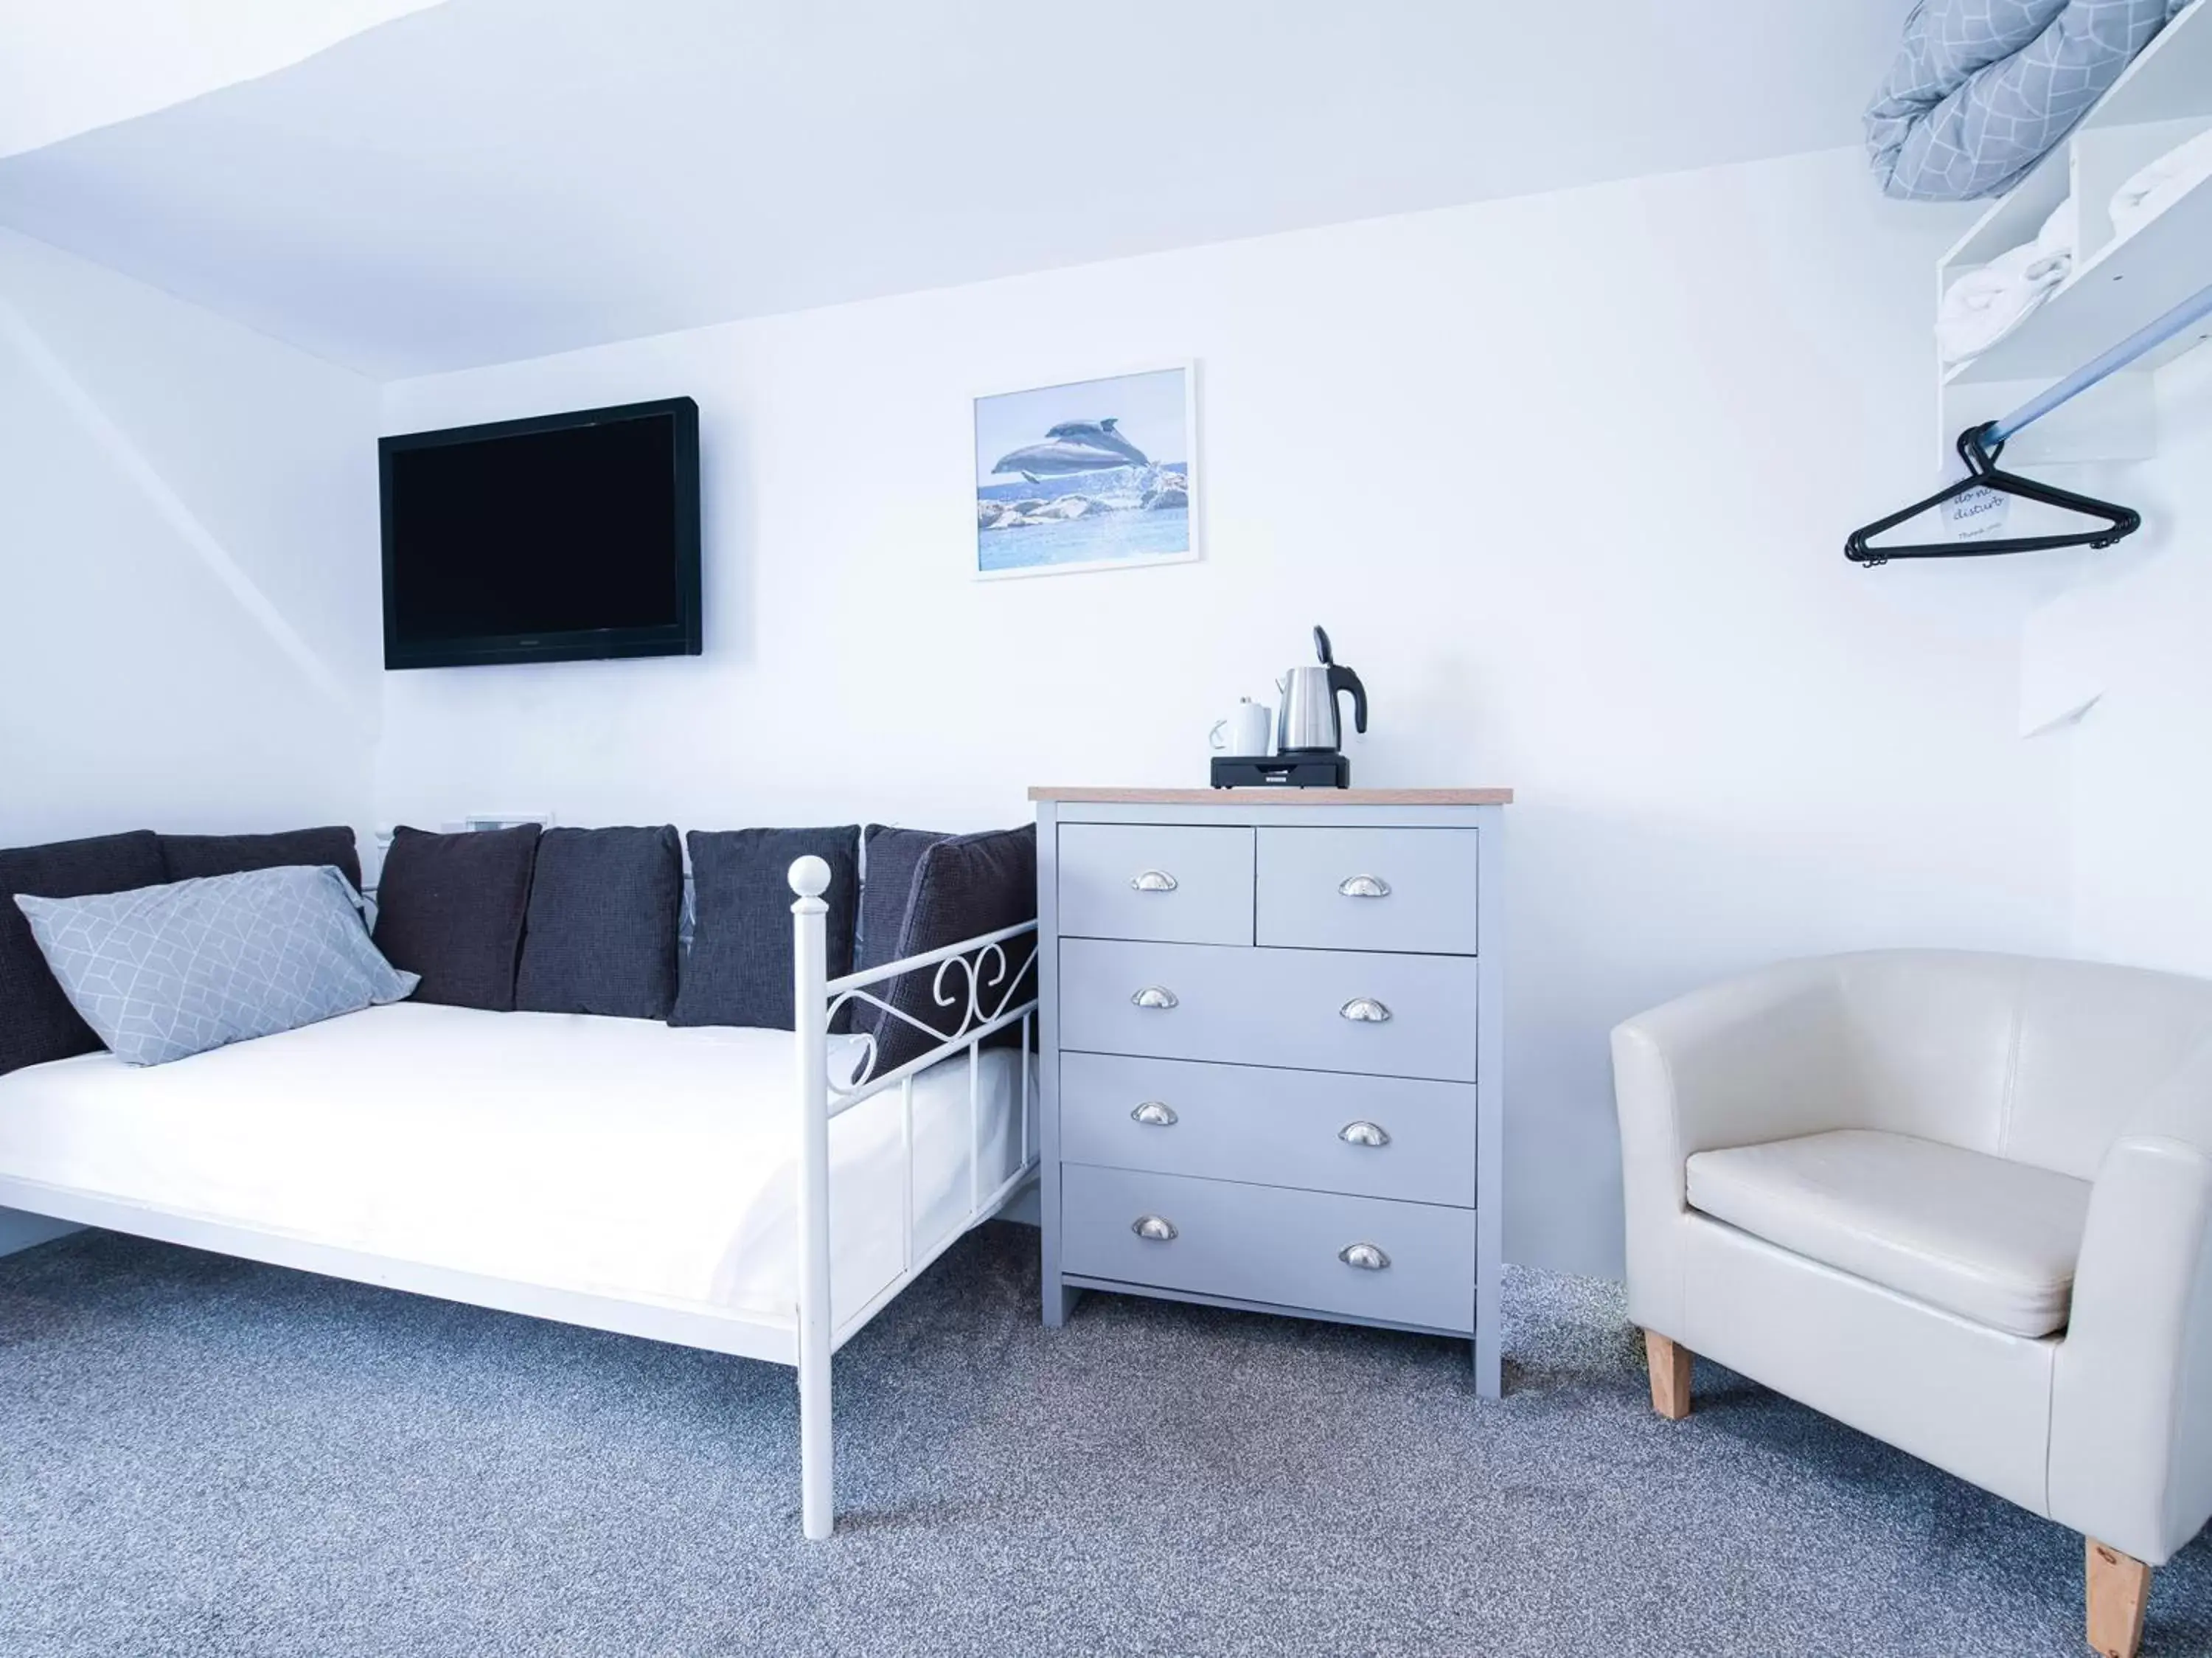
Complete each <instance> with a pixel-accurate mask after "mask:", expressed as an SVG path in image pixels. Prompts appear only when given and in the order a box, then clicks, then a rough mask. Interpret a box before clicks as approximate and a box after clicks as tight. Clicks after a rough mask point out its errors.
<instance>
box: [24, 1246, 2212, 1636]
mask: <svg viewBox="0 0 2212 1658" xmlns="http://www.w3.org/2000/svg"><path fill="white" fill-rule="evenodd" d="M1508 1299H1509V1305H1510V1313H1511V1317H1510V1328H1509V1332H1508V1351H1509V1353H1510V1364H1509V1385H1510V1388H1511V1390H1512V1391H1511V1393H1510V1397H1508V1398H1507V1399H1505V1400H1504V1401H1503V1402H1502V1403H1497V1404H1484V1403H1482V1402H1480V1401H1479V1400H1477V1399H1475V1398H1474V1395H1473V1392H1472V1388H1471V1386H1470V1381H1469V1374H1468V1366H1467V1363H1466V1362H1465V1356H1464V1353H1465V1350H1464V1349H1463V1348H1462V1347H1460V1346H1458V1345H1455V1344H1451V1343H1448V1342H1443V1341H1439V1340H1431V1339H1427V1338H1417V1337H1406V1336H1395V1335H1389V1334H1385V1333H1379V1332H1370V1331H1363V1330H1354V1329H1346V1328H1340V1327H1335V1326H1324V1325H1315V1324H1305V1323H1298V1322H1294V1321H1290V1320H1271V1319H1263V1318H1257V1317H1251V1316H1247V1315H1243V1314H1225V1313H1218V1312H1212V1311H1208V1310H1206V1309H1202V1308H1187V1307H1179V1306H1174V1305H1170V1304H1167V1303H1163V1302H1147V1301H1134V1300H1124V1299H1116V1298H1108V1297H1100V1296H1092V1297H1090V1298H1089V1299H1087V1300H1086V1301H1085V1302H1084V1303H1083V1304H1082V1305H1081V1306H1080V1307H1079V1308H1078V1309H1077V1313H1076V1316H1075V1318H1074V1320H1073V1321H1072V1322H1071V1324H1070V1325H1069V1326H1068V1327H1067V1328H1066V1330H1064V1331H1060V1332H1047V1331H1045V1330H1043V1329H1042V1328H1041V1327H1040V1326H1039V1325H1038V1323H1037V1320H1036V1233H1034V1232H1033V1231H1030V1230H1028V1229H1026V1228H1018V1227H1012V1226H993V1227H990V1228H985V1229H984V1230H983V1231H981V1232H980V1233H978V1234H975V1235H974V1236H972V1237H970V1238H969V1239H968V1240H964V1241H963V1243H962V1244H961V1245H960V1246H959V1247H957V1248H956V1249H955V1250H953V1251H952V1253H950V1254H949V1255H947V1256H946V1257H945V1259H944V1260H943V1261H942V1262H940V1263H939V1265H938V1266H937V1267H936V1268H935V1269H934V1270H933V1271H932V1272H931V1273H930V1274H929V1275H928V1276H927V1277H926V1278H925V1279H924V1280H923V1281H922V1282H921V1283H919V1284H917V1285H915V1287H914V1288H913V1289H909V1290H908V1292H907V1293H906V1295H903V1296H902V1297H901V1298H900V1299H899V1300H898V1301H896V1303H895V1304H894V1305H893V1306H892V1307H891V1308H890V1309H889V1310H888V1311H887V1312H886V1313H885V1314H884V1315H883V1316H882V1317H880V1318H878V1320H876V1322H875V1323H874V1324H873V1325H872V1326H870V1327H869V1328H868V1329H867V1330H866V1332H863V1333H862V1334H861V1335H860V1338H858V1339H857V1340H855V1341H854V1343H853V1344H851V1345H850V1346H848V1348H847V1349H846V1350H845V1351H844V1352H843V1353H842V1355H840V1356H839V1359H838V1363H837V1383H838V1387H839V1394H838V1405H837V1428H838V1433H839V1436H840V1438H839V1447H840V1460H839V1492H840V1496H841V1497H842V1503H843V1505H844V1515H843V1519H842V1523H841V1528H840V1530H839V1533H838V1535H837V1537H836V1539H834V1540H833V1541H831V1542H829V1543H828V1544H823V1545H809V1544H807V1543H805V1541H804V1540H803V1539H801V1538H800V1537H799V1521H798V1515H797V1506H796V1503H797V1485H798V1454H797V1449H796V1442H795V1436H796V1428H797V1417H798V1411H797V1406H796V1403H795V1399H794V1394H793V1386H792V1379H791V1373H790V1372H788V1371H787V1370H783V1369H781V1368H775V1367H771V1366H769V1365H763V1364H754V1363H749V1362H744V1361H742V1360H736V1359H724V1358H719V1357H716V1356H712V1355H709V1354H704V1353H695V1352H688V1351H684V1350H680V1349H677V1348H672V1347H663V1346H658V1345H655V1344H651V1343H647V1342H641V1341H633V1340H629V1339H627V1338H623V1337H618V1336H607V1335H599V1334H596V1333H593V1332H587V1331H580V1330H571V1329H565V1328H562V1327H561V1326H555V1325H549V1324H541V1323H538V1322H534V1321H532V1320H526V1319H520V1318H513V1317H508V1316H505V1315H503V1314H495V1313H486V1312H482V1311H479V1310H477V1309H474V1308H463V1307H455V1306H451V1305H447V1304H445V1303H441V1302H438V1301H425V1300H422V1299H418V1298H416V1297H413V1296H408V1295H398V1294H395V1293H392V1292H389V1291H383V1290H378V1289H368V1288H365V1287H362V1286H359V1285H354V1284H347V1283H336V1282H333V1281H331V1280H328V1279H322V1278H316V1277H309V1276H307V1275H305V1274H301V1273H295V1272H287V1271H279V1270H276V1269H274V1268H267V1267H259V1266H254V1265H247V1264H245V1263H241V1262H237V1261H232V1260H227V1259H222V1258H219V1257H216V1256H212V1255H205V1254H199V1253H193V1252H191V1251H187V1250H181V1249H170V1248H166V1247H161V1246H159V1245H154V1244H148V1243H142V1242H138V1241H135V1240H130V1239H125V1238H119V1237H114V1236H110V1235H106V1234H80V1235H79V1236H76V1237H73V1238H68V1239H64V1240H60V1241H58V1242H56V1243H52V1244H48V1245H46V1246H44V1247H40V1248H38V1249H35V1250H32V1251H29V1252H27V1253H23V1254H21V1255H18V1256H15V1257H12V1258H9V1259H4V1260H0V1654H5V1655H7V1658H46V1655H56V1654H70V1655H76V1654H118V1655H120V1654H127V1655H131V1658H146V1655H161V1654H179V1655H184V1654H190V1655H195V1658H200V1655H233V1654H268V1655H283V1658H300V1655H340V1654H374V1655H379V1658H382V1655H393V1654H418V1653H419V1654H434V1655H441V1658H442V1655H456V1658H459V1655H476V1654H533V1655H534V1654H549V1653H561V1654H568V1653H574V1654H590V1655H627V1654H664V1653H665V1654H719V1653H738V1652H761V1653H775V1654H806V1653H866V1654H893V1653H945V1654H979V1655H981V1654H989V1655H1002V1654H1018V1653H1044V1652H1049V1653H1054V1654H1058V1653H1092V1652H1097V1653H1164V1654H1199V1653H1236V1654H1261V1653H1297V1654H1308V1653H1315V1654H1322V1653H1327V1654H1335V1653H1344V1654H1353V1653H1376V1654H1382V1653H1389V1654H1415V1653H1420V1654H1430V1653H1437V1654H1449V1653H1466V1654H1484V1655H1504V1654H1524V1653H1525V1654H1538V1653H1541V1654H1547V1655H1552V1654H1570V1653H1571V1654H1584V1653H1627V1654H1736V1653H1741V1654H1747V1655H1759V1658H1781V1655H1790V1654H1817V1655H1820V1658H1843V1655H1850V1654H1892V1653H1911V1654H1937V1655H1945V1658H1978V1655H1984V1654H1986V1655H1992V1658H1995V1655H2002V1658H2035V1655H2040V1654H2052V1655H2065V1658H2075V1655H2077V1654H2080V1653H2081V1652H2083V1651H2085V1650H2086V1648H2085V1647H2084V1645H2083V1643H2082V1637H2081V1599H2080V1597H2081V1545H2080V1543H2079V1540H2078V1539H2075V1537H2074V1536H2072V1535H2071V1534H2069V1533H2066V1532H2063V1531H2061V1530H2060V1529H2059V1528H2058V1527H2056V1526H2053V1525H2051V1524H2049V1523H2047V1522H2045V1521H2040V1520H2037V1519H2034V1518H2033V1517H2031V1516H2029V1515H2025V1514H2023V1513H2021V1512H2020V1511H2019V1510H2018V1509H2014V1508H2012V1507H2010V1506H2008V1504H2006V1503H2002V1502H2000V1501H1998V1500H1997V1499H1996V1498H1995V1497H1992V1496H1985V1495H1984V1494H1983V1493H1981V1492H1979V1491H1977V1490H1973V1489H1972V1488H1971V1487H1969V1486H1966V1485H1965V1484H1960V1482H1959V1481H1957V1480H1954V1479H1952V1478H1948V1476H1946V1475H1943V1474H1940V1473H1937V1472H1935V1471H1934V1470H1932V1469H1929V1468H1928V1467H1926V1466H1923V1465H1921V1464H1919V1463H1917V1462H1915V1461H1913V1460H1911V1459H1910V1458H1908V1457H1905V1456H1902V1455H1900V1454H1897V1453H1895V1452H1893V1451H1891V1450H1888V1449H1887V1448H1884V1447H1883V1446H1881V1445H1879V1444H1876V1443H1875V1442H1874V1441H1872V1440H1869V1439H1867V1438H1865V1437H1863V1436H1860V1435H1857V1434H1855V1433H1853V1432H1851V1431H1850V1430H1849V1429H1844V1428H1840V1427H1838V1426H1836V1425H1835V1424H1833V1423H1829V1422H1826V1421H1825V1420H1823V1419H1822V1418H1820V1417H1818V1416H1815V1415H1814V1414H1813V1413H1812V1412H1811V1411H1806V1410H1803V1409H1801V1408H1800V1407H1798V1406H1796V1405H1792V1404H1790V1403H1789V1402H1787V1401H1786V1400H1784V1399H1778V1398H1777V1397H1775V1396H1774V1395H1773V1394H1771V1393H1766V1392H1765V1391H1764V1390H1762V1389H1759V1388H1757V1387H1752V1386H1751V1385H1749V1384H1747V1383H1746V1382H1743V1381H1740V1380H1738V1379H1736V1378H1735V1377H1732V1376H1730V1375H1728V1374H1727V1373H1726V1372H1723V1371H1720V1370H1717V1369H1715V1368H1710V1367H1706V1366H1704V1365H1700V1367H1699V1372H1698V1376H1697V1385H1698V1388H1699V1413H1698V1414H1697V1415H1696V1416H1695V1417H1692V1419H1691V1420H1690V1421H1688V1422H1686V1423H1678V1424H1670V1423H1663V1422H1661V1421H1659V1420H1658V1419H1657V1418H1656V1417H1654V1416H1653V1415H1652V1414H1651V1411H1650V1405H1649V1401H1648V1399H1647V1398H1646V1397H1645V1395H1644V1384H1643V1380H1642V1375H1641V1371H1640V1368H1639V1364H1638V1350H1637V1348H1636V1347H1635V1346H1634V1345H1633V1343H1632V1337H1631V1336H1630V1334H1629V1332H1628V1331H1627V1330H1626V1327H1625V1325H1624V1323H1623V1320H1622V1317H1621V1313H1620V1304H1619V1301H1618V1297H1617V1292H1616V1291H1614V1290H1613V1289H1612V1288H1611V1287H1610V1286H1604V1285H1598V1284H1593V1283H1584V1282H1582V1281H1578V1280H1571V1279H1556V1278H1547V1277H1539V1276H1537V1275H1534V1274H1517V1275H1516V1277H1515V1278H1514V1280H1513V1282H1512V1283H1511V1284H1510V1286H1509V1297H1508ZM2146 1650H2147V1651H2148V1652H2149V1653H2151V1654H2166V1655H2172V1654H2182V1653H2202V1652H2205V1651H2207V1650H2212V1548H2208V1546H2207V1545H2206V1544H2205V1543H2204V1542H2203V1541H2201V1540H2200V1542H2199V1543H2197V1545H2194V1546H2192V1547H2191V1549H2190V1550H2188V1551H2186V1552H2185V1554H2184V1555H2183V1556H2182V1557H2180V1558H2179V1560H2177V1561H2176V1562H2175V1563H2174V1564H2172V1566H2170V1567H2169V1568H2167V1569H2166V1570H2164V1571H2162V1572H2160V1574H2159V1576H2158V1578H2157V1581H2156V1583H2155V1586H2154V1590H2153V1593H2152V1599H2151V1608H2150V1634H2149V1637H2148V1645H2147V1648H2146Z"/></svg>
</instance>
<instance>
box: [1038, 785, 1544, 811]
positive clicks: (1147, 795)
mask: <svg viewBox="0 0 2212 1658" xmlns="http://www.w3.org/2000/svg"><path fill="white" fill-rule="evenodd" d="M1030 799H1031V800H1033V801H1054V802H1068V803H1073V802H1082V803H1085V804H1090V805H1100V806H1256V805H1258V804H1260V803H1261V802H1266V803H1267V805H1269V806H1510V805H1511V804H1512V803H1513V791H1512V790H1511V789H1062V788H1054V787H1049V786H1042V785H1040V786H1038V787H1036V788H1033V789H1030Z"/></svg>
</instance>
